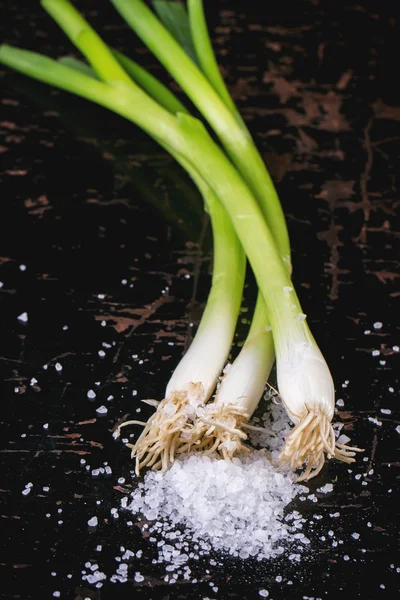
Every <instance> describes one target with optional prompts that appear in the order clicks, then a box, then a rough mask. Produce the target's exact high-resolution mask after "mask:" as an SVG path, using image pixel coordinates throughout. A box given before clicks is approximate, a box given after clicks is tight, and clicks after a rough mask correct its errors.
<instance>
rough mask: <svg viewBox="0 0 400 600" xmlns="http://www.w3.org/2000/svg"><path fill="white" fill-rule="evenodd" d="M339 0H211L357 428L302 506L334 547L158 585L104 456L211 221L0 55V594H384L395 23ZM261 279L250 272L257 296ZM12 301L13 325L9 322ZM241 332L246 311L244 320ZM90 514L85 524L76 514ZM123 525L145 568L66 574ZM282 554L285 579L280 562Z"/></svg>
mask: <svg viewBox="0 0 400 600" xmlns="http://www.w3.org/2000/svg"><path fill="white" fill-rule="evenodd" d="M338 4H339V6H336V3H328V2H322V1H318V0H310V1H307V0H299V1H297V2H293V1H292V2H286V1H280V2H279V3H278V6H275V5H273V3H269V2H268V3H264V4H263V5H262V7H260V6H259V4H258V3H256V2H245V3H242V2H239V1H238V0H235V1H232V0H230V1H227V0H218V1H215V2H207V3H206V5H207V14H208V18H209V23H210V27H211V30H212V36H213V41H214V43H215V47H216V49H217V54H218V60H219V62H220V64H221V68H222V70H223V73H224V75H225V77H226V79H227V82H228V84H229V85H230V89H231V91H232V94H233V95H234V97H235V100H236V101H237V103H238V105H239V107H240V110H241V112H242V114H243V116H244V118H245V119H246V121H247V122H248V124H249V127H250V129H251V131H252V133H253V135H254V137H255V140H256V142H257V144H258V146H259V148H260V150H261V152H262V153H263V156H264V157H265V160H266V162H267V164H268V167H269V169H270V171H271V173H272V175H273V177H274V179H275V181H276V184H277V187H278V191H279V194H280V196H281V199H282V203H283V206H284V209H285V213H286V215H287V220H288V225H289V229H290V234H291V239H292V244H293V258H294V281H295V284H296V287H297V288H298V290H299V294H300V297H301V301H302V304H303V308H304V312H306V313H307V314H308V318H309V322H310V324H311V327H312V330H313V332H314V334H315V336H316V338H317V340H318V342H319V343H320V345H321V348H322V350H323V352H324V353H325V355H326V357H327V360H328V362H329V364H330V366H331V369H332V372H333V376H334V379H335V384H336V389H337V397H338V398H339V399H343V401H344V406H341V407H338V411H337V417H338V418H340V419H341V420H342V421H343V422H344V423H345V427H344V431H345V432H346V433H347V434H349V435H351V437H352V441H354V442H355V443H357V444H358V445H360V446H362V447H365V448H366V452H365V457H366V459H367V460H366V461H363V460H362V458H360V460H359V462H358V464H357V465H356V466H355V467H354V468H353V469H352V472H349V471H348V470H347V468H346V467H345V466H344V465H339V464H334V463H332V464H329V465H328V466H327V468H326V469H325V470H324V472H323V473H322V474H321V475H320V476H319V477H318V479H316V480H315V481H314V482H312V484H311V485H310V489H311V491H313V490H315V489H316V488H317V487H319V486H321V485H323V484H325V483H327V482H330V481H335V487H334V493H332V494H330V495H329V496H328V497H321V498H320V500H319V503H318V504H316V505H313V504H312V503H303V504H302V505H299V507H298V509H299V510H300V511H301V512H302V514H303V515H306V516H308V517H309V518H311V517H312V515H313V514H314V513H315V512H316V511H317V512H319V513H320V514H323V515H324V522H325V521H326V519H328V520H329V514H330V513H334V512H335V511H339V512H340V518H339V519H337V520H336V521H335V523H334V529H335V535H336V538H340V537H341V538H342V540H343V544H341V545H340V546H339V547H338V548H332V547H331V545H330V544H329V543H328V542H329V540H327V539H326V538H325V539H321V537H322V538H323V537H324V536H321V535H320V533H319V532H318V528H317V527H316V528H315V531H314V535H313V537H312V544H311V548H310V550H309V551H308V553H307V555H306V557H305V559H304V560H303V562H302V563H301V564H300V565H295V564H288V563H284V562H282V561H280V562H276V561H275V562H270V563H261V564H253V563H251V562H249V561H234V560H228V559H226V560H225V561H224V562H223V566H218V567H212V566H210V565H209V564H208V563H207V561H200V563H199V564H198V565H197V566H195V567H194V568H193V573H195V575H196V576H197V578H198V583H196V584H192V583H188V582H183V581H182V582H180V583H179V585H178V584H176V585H175V586H170V585H168V584H167V583H165V582H164V581H163V579H162V577H163V575H164V570H163V567H162V566H158V565H153V564H152V562H151V561H152V558H153V554H152V547H151V544H149V542H148V541H147V540H146V536H145V535H143V533H142V532H141V529H140V527H136V526H135V527H134V528H133V530H132V529H130V530H128V528H127V526H126V520H127V518H126V517H125V516H124V515H123V514H121V516H120V518H119V520H118V521H116V520H115V519H113V518H112V517H111V516H110V508H111V507H115V506H118V503H119V500H120V498H121V494H123V493H124V491H125V490H127V489H129V487H128V486H123V485H120V484H118V477H120V476H122V475H124V476H125V477H126V478H127V479H128V477H129V469H130V468H131V464H130V462H129V460H128V456H127V452H126V450H125V449H124V448H123V447H122V446H121V445H119V444H117V443H116V442H114V441H113V439H112V436H111V430H112V428H113V426H114V424H115V423H116V422H117V421H118V420H119V419H120V418H121V417H123V416H124V415H127V414H136V413H135V411H136V410H137V409H139V408H140V399H141V398H146V397H153V398H160V397H161V396H162V394H163V390H164V385H165V383H166V381H167V379H168V376H169V374H170V373H171V371H172V369H173V368H174V366H175V365H176V363H177V361H178V360H179V357H180V356H181V354H182V352H183V350H184V349H185V347H187V345H188V344H189V343H190V339H191V336H192V331H193V327H192V325H191V324H193V323H194V324H196V323H197V322H198V320H199V317H200V315H201V309H202V307H203V306H204V301H205V298H206V295H207V289H208V285H209V281H210V273H209V271H210V258H211V245H210V232H209V229H208V224H207V220H206V219H205V218H204V216H203V212H202V206H201V202H200V199H199V197H198V195H197V193H196V192H195V190H194V189H193V187H192V185H191V184H190V182H189V181H188V179H187V178H186V177H185V175H184V174H183V173H182V172H181V171H180V170H179V168H178V167H176V166H175V165H174V164H173V162H172V161H171V160H170V159H169V158H168V157H167V156H165V155H164V153H163V152H162V151H161V150H160V149H159V148H158V147H157V146H156V145H155V144H154V143H152V142H151V141H150V140H149V139H148V138H147V137H146V136H145V135H144V134H142V133H141V132H140V131H139V130H138V129H136V128H135V127H134V126H133V125H130V124H128V123H126V122H124V121H122V119H119V118H117V117H116V116H113V115H110V114H109V113H107V112H106V111H105V110H102V109H100V108H98V107H94V106H92V105H89V104H88V103H86V102H84V101H83V100H82V101H81V100H79V99H76V98H73V97H71V96H69V95H67V94H64V93H59V92H57V91H54V90H50V89H49V88H46V87H45V86H44V85H41V84H38V83H36V82H32V81H28V80H26V79H24V78H22V77H20V76H18V75H15V74H12V73H10V72H9V71H8V70H6V69H2V70H1V81H2V94H1V98H2V104H1V119H0V120H1V123H0V133H1V140H0V152H1V170H0V189H1V204H0V211H1V217H0V257H1V258H0V281H1V282H2V285H1V288H0V301H1V311H0V320H1V336H0V368H1V375H2V381H3V383H2V395H1V403H2V415H1V426H2V435H1V449H0V468H1V483H0V494H1V495H0V503H1V504H0V506H1V510H0V513H1V514H0V516H1V521H0V523H1V531H2V532H1V554H0V566H1V571H0V573H1V575H0V582H1V583H0V586H1V587H0V590H1V592H0V595H1V597H2V598H33V599H36V598H50V597H53V594H54V592H57V591H59V592H60V597H61V598H68V599H75V600H80V599H82V598H86V597H89V598H92V599H100V598H102V599H103V600H104V599H108V598H115V597H118V598H125V597H132V594H134V597H137V598H158V597H162V598H166V599H167V598H170V599H171V600H172V599H175V598H204V597H206V596H211V597H213V598H214V597H216V598H253V597H254V598H256V597H259V596H258V589H260V588H262V587H265V588H267V589H268V590H269V592H270V597H273V598H275V599H277V598H303V597H321V598H331V597H337V595H338V594H341V595H344V594H353V597H363V598H365V599H367V598H371V599H372V598H380V597H389V598H393V597H395V595H396V592H397V591H398V588H399V586H398V577H399V575H398V573H396V567H399V566H400V560H399V554H398V546H397V542H398V539H397V528H396V522H398V521H397V520H398V505H399V498H398V478H399V474H398V468H399V460H398V456H399V455H398V440H399V434H398V432H397V431H396V429H395V428H396V426H398V425H399V410H398V403H399V353H398V346H399V345H400V331H399V318H398V315H399V308H398V302H399V296H400V289H399V285H398V283H399V277H400V273H399V269H398V267H399V231H400V224H399V211H398V206H399V196H398V193H397V189H398V185H397V184H398V173H399V167H400V164H399V156H400V152H399V150H400V146H399V140H400V107H399V105H400V98H399V96H398V94H397V92H396V89H395V88H396V86H395V85H394V83H393V80H394V79H395V78H396V73H395V72H393V70H392V69H393V67H392V66H390V65H391V61H392V57H393V56H394V55H395V53H396V52H397V49H398V46H397V39H398V29H397V25H398V23H397V17H395V16H394V15H392V14H391V12H390V9H389V7H388V5H387V4H382V3H378V2H372V1H366V2H359V3H357V2H351V1H348V0H346V1H344V2H341V3H338ZM80 6H81V7H82V8H83V10H84V12H85V14H86V16H87V17H88V18H89V19H90V21H91V22H92V23H93V25H94V26H95V27H96V29H97V30H98V31H99V32H101V33H102V35H103V36H104V37H105V39H106V40H107V41H109V42H111V41H112V43H113V44H114V45H116V46H118V47H120V48H121V49H123V50H125V51H127V52H128V53H129V54H131V55H136V56H138V57H139V59H140V60H141V61H142V62H143V64H145V65H147V66H148V67H149V68H151V69H152V70H153V72H154V73H156V74H157V75H159V76H160V77H163V78H164V80H165V81H168V78H167V77H166V76H165V75H164V73H163V71H162V69H161V68H160V67H159V65H158V64H157V62H156V61H155V60H154V59H153V58H152V57H151V56H150V55H149V53H148V52H147V51H146V50H145V49H144V48H143V46H142V45H141V44H140V42H139V41H138V40H137V39H136V38H135V36H134V35H133V34H132V33H131V32H130V31H129V29H128V28H127V27H126V26H125V25H124V24H123V23H122V22H121V20H120V19H119V17H118V15H117V14H116V13H115V12H114V10H113V9H112V7H110V6H108V4H106V3H104V5H103V3H101V6H100V5H99V4H98V3H95V2H94V1H88V2H81V3H80ZM3 14H4V18H3V20H2V24H1V29H2V38H3V39H5V40H6V41H8V42H9V43H14V44H17V45H21V46H24V47H28V48H31V49H34V50H37V51H41V52H43V53H47V54H50V55H52V56H60V55H62V54H66V53H71V52H73V50H72V47H71V46H70V44H69V43H68V41H67V40H66V39H65V37H64V36H63V35H62V34H61V33H60V31H59V30H58V29H57V27H56V26H55V25H54V24H53V23H52V22H51V21H50V19H49V18H48V17H47V16H46V15H45V14H44V13H43V11H41V10H40V8H39V7H37V6H35V5H34V3H27V2H26V3H23V2H15V3H9V5H7V6H6V7H4V11H3ZM24 266H26V269H25V270H24ZM99 294H100V297H99ZM101 295H104V297H102V296H101ZM254 295H255V286H254V282H253V281H252V280H251V278H250V279H249V286H248V288H247V292H246V306H247V307H249V308H250V309H251V306H252V301H253V299H254ZM24 312H27V314H28V322H27V323H22V322H21V321H19V320H18V319H17V317H18V315H20V314H22V313H24ZM376 322H382V324H383V326H382V328H381V329H375V328H374V327H373V324H374V323H376ZM245 331H246V327H245V324H244V323H240V324H239V327H238V336H237V339H240V338H241V337H243V335H245ZM366 331H370V333H369V334H368V333H366ZM104 344H106V345H104ZM99 350H103V351H104V352H105V356H104V357H102V356H101V355H99ZM374 350H375V351H379V354H376V352H375V355H373V351H374ZM56 365H60V366H61V369H60V367H59V366H58V369H59V370H57V368H56ZM89 390H94V391H95V393H96V397H95V398H94V399H93V401H90V399H89V398H88V397H87V392H88V391H89ZM132 392H137V394H136V395H132ZM110 395H112V396H113V397H114V398H113V399H112V400H107V398H109V396H110ZM100 405H106V406H107V408H108V413H107V415H106V416H104V417H103V418H100V417H99V416H98V415H97V413H96V408H98V407H99V406H100ZM382 408H384V409H391V414H385V413H382V412H381V409H382ZM150 412H151V411H150V409H149V408H148V407H147V408H146V407H144V408H141V413H140V414H141V416H144V417H147V416H149V414H150ZM368 417H372V418H374V419H377V421H378V422H373V421H370V420H369V418H368ZM379 423H380V424H379ZM82 459H84V460H85V461H86V464H89V465H91V467H92V468H94V467H98V466H101V465H102V464H103V463H104V461H106V462H108V464H109V465H110V466H111V467H112V471H113V473H112V475H111V476H110V477H109V478H104V477H103V478H99V479H93V477H91V475H90V474H89V473H88V472H87V471H86V470H85V466H82V465H81V464H80V461H81V460H82ZM357 474H361V478H360V479H355V475H357ZM365 474H367V475H365ZM29 483H32V484H33V485H32V489H31V492H30V493H29V494H28V495H27V496H24V495H23V494H22V490H24V488H25V486H26V485H27V484H29ZM43 487H44V488H47V487H48V488H49V490H48V491H44V490H43ZM99 499H101V504H100V505H98V504H96V500H99ZM93 514H97V515H98V517H99V521H100V526H99V527H98V528H97V530H96V531H95V532H89V531H88V527H87V520H88V519H89V518H90V517H91V516H92V515H93ZM352 532H359V533H360V536H361V537H360V541H358V542H356V541H354V539H352V538H351V533H352ZM98 544H102V545H103V551H102V553H101V556H99V555H98V554H96V551H95V548H96V545H98ZM121 545H126V546H127V547H134V548H136V549H138V548H141V549H143V551H144V554H143V557H142V559H140V561H139V562H137V563H136V564H135V565H134V567H133V571H139V570H140V572H141V573H142V574H143V575H144V581H143V582H141V583H138V582H135V581H134V580H133V579H132V578H131V577H130V579H129V581H128V583H126V584H124V585H112V584H110V583H108V582H105V584H104V586H103V587H102V588H101V589H96V588H94V587H91V586H88V585H87V584H85V582H82V579H81V570H82V569H84V564H85V562H86V561H88V560H91V561H92V562H93V561H95V560H97V561H98V562H99V564H101V568H102V570H104V571H105V572H109V573H112V572H113V569H115V560H114V557H115V556H116V555H117V554H118V552H119V547H120V546H121ZM361 549H362V550H364V552H363V551H362V550H361ZM345 555H346V556H349V560H347V561H346V560H344V559H343V557H344V556H345ZM279 574H281V575H284V580H285V581H286V582H287V581H288V580H291V581H292V582H293V585H292V586H290V585H284V584H283V583H278V582H276V576H277V575H279ZM211 578H212V580H213V581H214V582H215V584H216V585H218V587H219V590H218V592H217V593H215V592H212V591H211V590H210V587H209V585H208V582H209V581H210V579H211ZM382 586H384V587H382Z"/></svg>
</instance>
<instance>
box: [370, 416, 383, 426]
mask: <svg viewBox="0 0 400 600" xmlns="http://www.w3.org/2000/svg"><path fill="white" fill-rule="evenodd" d="M368 421H371V423H374V424H375V425H378V427H380V426H381V425H382V421H379V420H378V419H376V418H375V417H368Z"/></svg>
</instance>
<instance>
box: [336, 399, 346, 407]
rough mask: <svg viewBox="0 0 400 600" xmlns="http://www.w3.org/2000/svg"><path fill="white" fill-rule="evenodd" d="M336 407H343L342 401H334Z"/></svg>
mask: <svg viewBox="0 0 400 600" xmlns="http://www.w3.org/2000/svg"><path fill="white" fill-rule="evenodd" d="M336 406H340V407H342V406H344V401H343V400H342V399H341V398H339V400H336Z"/></svg>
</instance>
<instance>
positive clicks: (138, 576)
mask: <svg viewBox="0 0 400 600" xmlns="http://www.w3.org/2000/svg"><path fill="white" fill-rule="evenodd" d="M135 581H137V582H138V583H140V582H141V581H144V577H143V575H141V573H135Z"/></svg>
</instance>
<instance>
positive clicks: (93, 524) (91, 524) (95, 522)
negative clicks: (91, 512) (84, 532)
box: [87, 517, 99, 527]
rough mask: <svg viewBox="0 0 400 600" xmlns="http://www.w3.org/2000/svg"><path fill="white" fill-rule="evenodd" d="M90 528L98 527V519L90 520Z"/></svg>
mask: <svg viewBox="0 0 400 600" xmlns="http://www.w3.org/2000/svg"><path fill="white" fill-rule="evenodd" d="M87 523H88V525H89V527H97V525H98V523H99V521H98V518H97V517H92V518H91V519H89V521H88V522H87Z"/></svg>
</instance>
